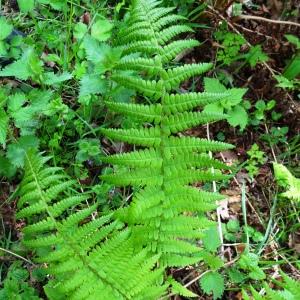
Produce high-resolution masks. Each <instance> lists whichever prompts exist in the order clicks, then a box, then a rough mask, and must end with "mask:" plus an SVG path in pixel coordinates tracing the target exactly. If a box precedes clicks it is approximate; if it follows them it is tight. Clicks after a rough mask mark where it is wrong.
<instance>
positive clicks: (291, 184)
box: [273, 163, 300, 201]
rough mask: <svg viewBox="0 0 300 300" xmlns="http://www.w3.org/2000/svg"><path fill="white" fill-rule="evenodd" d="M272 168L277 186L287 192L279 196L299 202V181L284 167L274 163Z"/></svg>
mask: <svg viewBox="0 0 300 300" xmlns="http://www.w3.org/2000/svg"><path fill="white" fill-rule="evenodd" d="M273 167H274V173H275V177H276V180H277V182H278V184H279V185H280V186H282V187H283V188H285V189H286V190H287V191H286V192H284V193H282V194H281V196H283V197H286V198H288V199H291V200H295V201H300V179H299V178H296V177H295V176H293V174H292V173H291V172H290V171H289V170H288V169H287V168H286V167H285V166H284V165H281V164H277V163H274V164H273Z"/></svg>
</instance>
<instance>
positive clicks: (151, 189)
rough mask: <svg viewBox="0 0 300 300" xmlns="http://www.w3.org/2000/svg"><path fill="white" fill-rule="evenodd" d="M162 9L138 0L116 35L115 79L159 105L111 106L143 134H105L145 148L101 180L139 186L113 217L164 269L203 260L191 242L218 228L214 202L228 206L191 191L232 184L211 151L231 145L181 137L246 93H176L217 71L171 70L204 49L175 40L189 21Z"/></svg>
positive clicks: (118, 157)
mask: <svg viewBox="0 0 300 300" xmlns="http://www.w3.org/2000/svg"><path fill="white" fill-rule="evenodd" d="M160 3H161V2H160V1H156V0H150V1H146V0H136V1H133V5H132V8H131V11H130V16H129V17H128V18H127V20H126V22H125V25H124V26H123V27H122V28H121V29H120V31H119V33H118V38H117V45H116V46H118V47H119V48H121V49H122V51H123V56H122V58H121V60H120V62H119V63H118V64H117V65H116V67H115V70H114V72H112V75H111V77H110V78H111V80H113V81H114V82H116V83H117V84H119V85H122V86H124V87H126V88H129V89H132V90H135V91H136V92H137V93H138V94H139V95H140V96H145V97H149V98H150V99H152V102H153V104H148V105H144V104H126V103H114V102H111V101H110V100H107V101H106V105H107V107H108V108H109V109H110V110H111V111H113V112H116V113H120V114H123V115H126V116H129V117H130V118H135V119H138V120H139V121H141V122H145V123H144V125H143V126H141V127H140V128H138V129H137V128H131V129H102V133H103V134H104V135H106V136H107V137H109V138H111V139H113V140H118V141H123V142H127V143H129V144H132V145H135V146H138V147H142V148H138V149H137V150H135V151H132V152H129V153H123V154H115V155H111V156H109V157H107V158H105V159H104V161H106V162H108V163H110V164H113V165H118V166H122V167H121V168H120V167H118V168H116V169H115V173H113V174H109V175H103V176H102V179H103V180H105V181H107V182H109V183H112V184H114V185H118V186H133V187H134V189H136V188H138V187H140V189H139V191H138V192H136V193H135V194H134V196H133V199H132V202H131V204H130V205H129V206H128V207H125V208H123V209H119V210H118V211H117V212H116V213H115V214H114V218H115V219H116V220H121V221H122V222H124V223H126V224H128V226H129V228H131V230H132V238H133V240H134V241H135V243H136V245H137V246H139V248H140V249H142V248H146V249H148V251H149V252H150V253H153V255H156V254H160V259H159V262H160V265H161V266H164V267H166V266H184V265H187V264H191V263H195V262H197V261H199V260H201V255H200V252H199V247H198V246H196V244H195V242H193V239H195V238H196V239H199V238H201V237H202V236H203V232H204V231H205V230H206V229H207V228H208V227H210V226H215V225H214V223H213V222H211V221H209V220H207V219H206V217H205V215H204V214H203V213H204V212H206V211H209V210H211V209H214V208H215V201H216V200H220V199H222V197H221V196H220V195H219V194H217V193H209V192H204V191H199V190H198V189H196V188H194V187H192V185H193V184H195V183H197V182H211V181H215V180H224V179H227V178H228V177H227V176H226V175H223V174H222V173H221V171H220V170H222V169H228V167H227V166H226V165H224V164H222V163H221V162H219V161H217V160H215V159H212V158H210V156H209V155H208V152H210V151H222V150H225V149H230V148H232V146H231V145H229V144H226V143H220V142H215V141H210V140H206V139H200V138H197V137H187V136H184V135H182V134H181V135H178V133H180V132H182V131H184V130H187V129H189V128H191V127H193V126H197V125H200V124H206V123H208V122H215V121H219V120H221V119H224V118H225V117H226V116H225V115H220V114H206V113H204V112H201V111H193V109H196V108H198V107H203V106H204V105H206V104H209V103H215V102H218V101H222V100H225V99H229V98H231V97H234V95H235V94H239V95H240V94H241V91H240V90H239V89H231V90H227V91H225V92H223V93H207V92H204V93H184V94H183V93H178V92H177V89H178V88H179V86H180V84H181V83H182V82H184V81H185V80H188V79H189V78H191V77H192V76H199V75H201V74H203V73H204V72H206V71H208V70H209V69H210V68H211V67H212V64H210V63H200V64H189V65H183V66H173V65H172V60H173V59H174V58H175V57H176V56H177V55H179V54H180V53H181V52H182V51H184V50H187V49H190V48H191V47H195V46H198V45H199V43H198V42H197V41H196V40H193V39H189V40H175V39H174V38H175V37H176V36H178V35H179V34H181V33H183V32H192V30H191V28H190V27H189V26H186V25H181V24H179V23H178V21H181V20H182V19H183V18H181V17H178V16H176V15H174V14H171V12H172V11H173V9H172V8H163V7H160ZM174 23H177V24H176V25H175V24H174ZM212 167H213V168H214V169H215V171H214V172H212V171H211V168H212ZM186 212H191V213H186ZM193 213H197V214H195V215H194V214H193Z"/></svg>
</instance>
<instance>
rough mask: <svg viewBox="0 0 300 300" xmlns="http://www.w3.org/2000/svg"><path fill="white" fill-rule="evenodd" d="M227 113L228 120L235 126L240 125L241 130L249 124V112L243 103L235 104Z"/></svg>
mask: <svg viewBox="0 0 300 300" xmlns="http://www.w3.org/2000/svg"><path fill="white" fill-rule="evenodd" d="M227 115H228V117H227V121H228V123H229V124H230V125H231V126H233V127H236V126H240V128H241V130H244V129H245V127H246V126H247V124H248V114H247V112H246V110H245V109H244V107H242V106H241V105H237V106H234V107H233V109H232V110H230V111H228V112H227Z"/></svg>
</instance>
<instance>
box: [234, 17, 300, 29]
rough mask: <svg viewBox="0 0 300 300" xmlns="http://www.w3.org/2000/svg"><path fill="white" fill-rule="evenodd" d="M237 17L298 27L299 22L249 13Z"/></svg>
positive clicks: (299, 25)
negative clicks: (250, 14)
mask: <svg viewBox="0 0 300 300" xmlns="http://www.w3.org/2000/svg"><path fill="white" fill-rule="evenodd" d="M239 17H240V18H241V19H245V20H257V21H263V22H268V23H274V24H284V25H292V26H297V27H300V24H299V23H295V22H292V21H282V20H272V19H267V18H264V17H259V16H249V15H240V16H239Z"/></svg>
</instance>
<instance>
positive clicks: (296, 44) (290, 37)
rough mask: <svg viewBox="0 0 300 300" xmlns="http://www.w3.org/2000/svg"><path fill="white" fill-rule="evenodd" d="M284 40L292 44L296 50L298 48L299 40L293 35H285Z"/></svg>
mask: <svg viewBox="0 0 300 300" xmlns="http://www.w3.org/2000/svg"><path fill="white" fill-rule="evenodd" d="M285 38H286V39H287V40H288V41H289V42H290V43H291V44H294V45H295V46H296V47H297V49H299V48H300V39H299V38H298V37H297V36H295V35H292V34H286V35H285Z"/></svg>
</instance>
